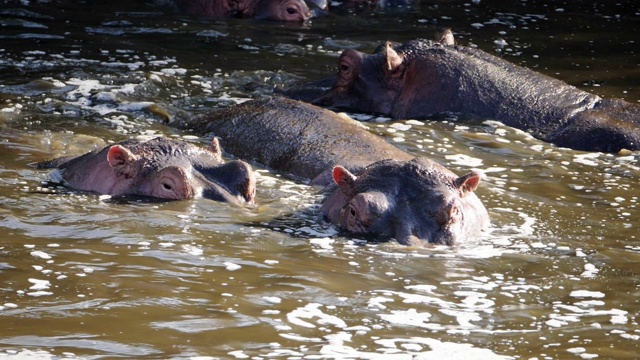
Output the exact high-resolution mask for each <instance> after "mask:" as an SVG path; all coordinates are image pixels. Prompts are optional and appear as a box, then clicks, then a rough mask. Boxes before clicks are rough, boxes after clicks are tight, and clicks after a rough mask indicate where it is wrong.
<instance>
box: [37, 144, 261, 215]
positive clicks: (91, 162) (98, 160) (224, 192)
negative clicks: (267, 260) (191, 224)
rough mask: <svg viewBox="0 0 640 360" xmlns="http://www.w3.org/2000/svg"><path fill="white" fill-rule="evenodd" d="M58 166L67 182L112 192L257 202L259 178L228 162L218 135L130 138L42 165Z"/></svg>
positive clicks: (41, 165)
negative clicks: (207, 139)
mask: <svg viewBox="0 0 640 360" xmlns="http://www.w3.org/2000/svg"><path fill="white" fill-rule="evenodd" d="M37 167H38V168H57V169H59V175H61V178H62V182H63V184H64V185H66V186H69V187H71V188H74V189H77V190H83V191H92V192H96V193H99V194H108V195H113V196H125V195H137V196H149V197H155V198H161V199H172V200H180V199H189V198H194V197H204V198H208V199H212V200H216V201H223V202H230V203H235V204H248V203H252V202H253V199H254V196H255V178H254V176H253V172H252V169H251V167H250V166H249V165H248V164H247V163H245V162H242V161H230V162H228V163H224V162H223V160H222V157H221V149H220V146H219V144H218V140H217V139H214V140H213V141H212V143H211V145H210V146H209V148H208V149H206V150H204V149H201V148H199V147H197V146H195V145H193V144H190V143H186V142H183V141H177V140H173V139H168V138H163V137H158V138H154V139H151V140H146V141H143V140H138V139H130V140H126V141H123V142H120V143H117V144H113V145H109V146H107V147H105V148H103V149H101V150H95V151H92V152H89V153H86V154H84V155H81V156H78V157H66V158H58V159H54V160H50V161H46V162H42V163H39V164H37Z"/></svg>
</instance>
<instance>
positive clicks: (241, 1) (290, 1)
mask: <svg viewBox="0 0 640 360" xmlns="http://www.w3.org/2000/svg"><path fill="white" fill-rule="evenodd" d="M174 5H176V6H177V7H178V9H179V10H180V11H181V12H184V13H187V14H192V15H203V16H215V17H248V18H254V19H258V20H282V21H305V20H307V19H309V18H310V17H311V10H309V7H308V6H307V4H306V3H305V2H304V1H303V0H193V1H191V0H175V4H174Z"/></svg>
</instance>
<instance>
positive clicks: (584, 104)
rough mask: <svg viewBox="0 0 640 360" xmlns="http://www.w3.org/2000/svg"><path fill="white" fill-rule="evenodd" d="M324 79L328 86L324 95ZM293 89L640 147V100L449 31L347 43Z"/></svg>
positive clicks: (340, 102) (350, 103)
mask: <svg viewBox="0 0 640 360" xmlns="http://www.w3.org/2000/svg"><path fill="white" fill-rule="evenodd" d="M332 80H333V84H332V85H331V87H330V88H329V89H327V88H326V84H327V83H328V82H331V81H332ZM323 87H324V88H325V90H326V91H325V93H324V94H322V95H319V90H320V89H321V88H323ZM288 94H289V96H291V97H293V98H297V99H301V100H305V101H311V102H313V103H316V104H319V105H323V106H331V107H336V108H348V109H353V110H356V111H362V112H371V113H379V114H384V115H387V116H390V117H392V118H394V119H400V118H425V117H428V116H431V115H433V114H438V113H444V112H455V113H463V114H470V115H476V116H479V117H483V118H489V119H495V120H499V121H501V122H503V123H504V124H506V125H509V126H512V127H515V128H518V129H522V130H524V131H527V132H529V133H530V134H532V135H533V136H534V137H536V138H538V139H541V140H543V141H547V142H551V143H554V144H556V145H558V146H563V147H569V148H573V149H576V150H586V151H604V152H618V151H620V150H621V149H628V150H638V149H640V105H638V104H630V103H627V102H624V101H622V100H619V99H602V98H600V97H598V96H596V95H593V94H590V93H588V92H585V91H582V90H579V89H578V88H576V87H574V86H571V85H568V84H567V83H564V82H562V81H560V80H557V79H553V78H551V77H549V76H546V75H543V74H540V73H537V72H534V71H531V70H528V69H526V68H523V67H520V66H517V65H514V64H511V63H509V62H507V61H505V60H503V59H501V58H498V57H496V56H493V55H490V54H487V53H486V52H483V51H481V50H478V49H473V48H468V47H465V46H457V45H455V44H454V40H453V35H452V34H451V33H450V31H449V32H445V33H444V34H443V35H442V36H441V37H440V40H439V41H430V40H421V39H419V40H414V41H410V42H407V43H405V44H391V43H387V44H385V45H382V46H380V47H379V48H378V49H377V50H376V51H375V52H374V54H371V55H367V54H363V53H360V52H358V51H356V50H353V49H350V50H345V51H344V52H343V53H342V54H341V56H340V58H339V61H338V72H337V75H336V76H335V77H330V78H326V79H323V80H321V81H317V82H314V83H310V84H309V85H308V86H299V87H297V88H293V89H292V90H291V91H290V92H289V93H288ZM314 97H315V98H314Z"/></svg>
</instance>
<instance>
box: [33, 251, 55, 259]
mask: <svg viewBox="0 0 640 360" xmlns="http://www.w3.org/2000/svg"><path fill="white" fill-rule="evenodd" d="M31 256H33V257H35V258H39V259H45V260H48V259H51V255H49V254H47V253H46V252H44V251H39V250H36V251H32V252H31Z"/></svg>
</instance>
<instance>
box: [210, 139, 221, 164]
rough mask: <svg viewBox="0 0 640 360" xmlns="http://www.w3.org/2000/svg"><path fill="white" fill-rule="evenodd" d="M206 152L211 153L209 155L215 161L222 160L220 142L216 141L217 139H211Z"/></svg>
mask: <svg viewBox="0 0 640 360" xmlns="http://www.w3.org/2000/svg"><path fill="white" fill-rule="evenodd" d="M207 150H208V151H209V152H210V153H211V155H213V157H214V158H215V159H217V160H218V161H221V160H222V147H221V146H220V140H218V138H217V137H214V138H213V139H211V144H209V147H208V148H207Z"/></svg>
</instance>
